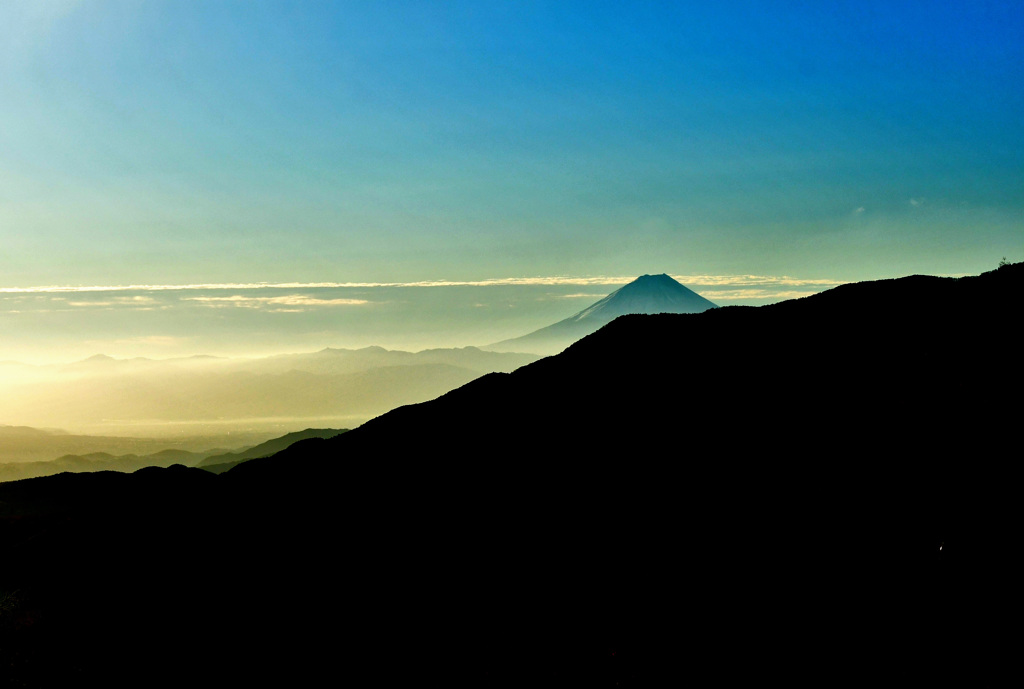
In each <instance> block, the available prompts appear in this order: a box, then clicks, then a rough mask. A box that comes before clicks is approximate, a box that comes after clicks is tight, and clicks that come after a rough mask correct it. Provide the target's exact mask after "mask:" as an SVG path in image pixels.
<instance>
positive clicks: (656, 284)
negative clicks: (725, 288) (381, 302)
mask: <svg viewBox="0 0 1024 689" xmlns="http://www.w3.org/2000/svg"><path fill="white" fill-rule="evenodd" d="M716 306H717V304H715V303H714V302H711V301H708V300H707V299H705V298H704V297H702V296H700V295H699V294H697V293H696V292H694V291H693V290H691V289H689V288H688V287H686V286H684V285H681V284H680V283H679V282H677V281H676V280H673V279H672V278H671V277H669V276H668V275H665V274H664V273H662V274H661V275H641V276H640V277H638V278H637V279H636V280H634V281H633V282H631V283H629V284H628V285H624V286H623V287H620V288H619V289H617V290H615V291H614V292H612V293H611V294H609V295H608V296H607V297H605V298H604V299H602V300H600V301H598V302H596V303H594V304H591V305H590V306H588V307H587V308H585V309H583V310H582V311H580V312H579V313H577V314H575V315H572V316H569V317H568V318H566V319H565V320H562V321H559V322H557V323H554V324H552V325H549V326H547V327H545V328H541V329H540V330H536V331H534V332H532V333H529V334H528V335H523V336H522V337H516V338H513V339H511V340H502V341H501V342H496V343H494V344H492V345H488V346H487V347H485V349H487V350H492V351H499V352H533V353H537V354H553V353H556V352H559V351H561V350H563V349H565V348H566V347H567V346H569V345H570V344H572V343H573V342H575V341H576V340H579V339H580V338H583V337H586V336H587V335H589V334H590V333H592V332H594V331H596V330H598V329H599V328H601V327H602V326H604V325H606V324H608V323H610V322H612V321H613V320H615V319H616V318H618V317H619V316H625V315H627V314H631V313H641V314H654V313H701V312H702V311H707V310H708V309H713V308H715V307H716Z"/></svg>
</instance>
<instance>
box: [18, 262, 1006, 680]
mask: <svg viewBox="0 0 1024 689" xmlns="http://www.w3.org/2000/svg"><path fill="white" fill-rule="evenodd" d="M1022 293H1024V265H1021V264H1017V265H1012V266H1006V267H1003V268H1000V269H999V270H997V271H993V272H990V273H985V274H984V275H981V276H977V277H969V278H961V279H952V278H934V277H926V276H913V277H907V278H901V279H897V280H884V281H878V282H871V283H860V284H852V285H846V286H843V287H840V288H837V289H834V290H830V291H828V292H825V293H821V294H818V295H816V296H813V297H808V298H805V299H801V300H796V301H791V302H784V303H780V304H776V305H773V306H767V307H760V308H747V307H727V308H719V309H712V310H709V311H706V312H704V313H700V314H686V315H656V316H626V317H622V318H619V319H617V320H615V321H614V322H613V323H611V324H609V325H608V326H606V327H604V328H602V329H601V330H600V331H598V332H597V333H595V334H594V335H592V336H589V337H587V338H584V339H583V340H581V341H580V342H578V343H576V344H574V345H573V346H571V347H569V348H568V349H567V350H566V351H565V352H563V353H562V354H560V355H557V356H553V357H549V358H546V359H542V360H540V361H538V362H536V363H533V364H530V365H528V366H525V367H522V368H520V369H518V370H516V371H514V372H512V373H508V374H503V373H496V374H491V375H487V376H484V377H482V378H479V379H477V380H474V381H473V382H471V383H469V384H467V385H465V386H463V387H461V388H459V389H457V390H454V391H452V392H449V393H447V394H446V395H443V396H442V397H440V398H437V399H435V400H432V401H430V402H426V403H423V404H418V405H412V406H407V407H402V408H399V409H396V410H394V411H392V412H389V413H387V414H385V415H383V416H381V417H379V418H377V419H374V420H373V421H371V422H369V423H367V424H364V425H363V426H361V427H359V428H357V429H354V430H352V431H350V432H348V433H345V434H343V435H341V436H338V437H335V438H332V439H330V440H322V439H310V440H304V441H301V442H298V443H296V444H294V445H292V446H291V447H290V448H288V449H287V450H285V451H283V452H281V453H279V454H278V455H276V456H274V457H270V458H264V459H254V460H251V461H249V462H246V463H244V464H241V465H239V466H238V467H236V468H234V469H232V470H231V471H228V472H227V473H225V474H221V475H219V476H214V475H211V474H208V473H206V472H202V471H199V470H190V469H185V468H183V467H172V468H170V469H147V470H144V471H142V472H137V473H135V474H131V475H119V474H112V475H99V474H89V475H62V476H57V477H50V478H46V479H33V480H30V481H18V482H14V483H9V484H2V485H0V515H4V517H3V519H2V520H0V529H2V530H0V545H2V546H3V551H2V552H4V554H5V555H9V557H10V562H12V563H13V564H12V565H11V566H9V567H7V566H5V567H4V568H3V569H2V570H0V591H2V590H7V591H12V590H16V591H18V592H19V594H18V595H19V596H20V599H19V600H20V601H21V602H19V603H18V604H17V606H15V607H16V609H15V611H14V612H13V613H5V614H6V615H7V617H8V619H15V620H21V622H20V624H22V625H23V628H25V625H26V624H27V625H28V627H31V629H32V631H31V633H28V634H26V633H24V632H20V633H12V632H9V631H8V632H3V633H5V634H7V636H6V637H5V638H3V639H0V641H3V642H8V641H10V640H13V641H12V642H11V643H6V644H5V643H0V649H5V650H3V651H0V653H7V654H8V655H12V654H13V657H14V658H15V664H14V665H13V666H12V667H15V668H16V669H17V668H22V669H23V673H22V676H25V677H36V676H42V675H47V676H48V677H49V678H50V679H53V680H68V679H75V678H81V677H90V678H91V677H103V678H104V680H105V681H108V682H117V681H118V680H122V681H123V682H124V683H126V684H130V683H131V680H132V679H135V680H136V681H137V676H138V675H136V674H133V673H135V672H152V671H151V670H150V668H153V667H160V668H161V669H165V668H170V671H172V672H174V673H175V674H178V673H180V674H181V678H180V679H181V680H182V681H184V679H185V678H186V677H195V676H203V677H213V676H230V677H231V679H232V681H235V682H238V681H254V680H256V679H259V680H261V681H263V682H265V681H274V680H278V681H282V682H285V681H287V682H289V683H290V684H293V685H295V684H303V683H311V682H314V681H316V680H317V679H318V678H321V677H323V676H325V675H327V676H331V677H334V678H337V679H338V680H339V681H343V682H348V683H351V684H354V685H355V684H357V685H362V684H367V683H371V684H377V685H379V686H395V685H411V684H426V683H435V682H442V683H444V684H445V685H447V686H473V687H486V686H634V687H636V686H644V687H647V686H671V685H674V684H681V683H684V682H686V681H689V682H691V683H696V684H726V685H730V686H732V685H739V684H744V685H745V684H751V683H755V682H762V681H764V679H765V678H778V679H780V680H781V681H784V682H785V683H786V684H787V685H797V686H815V687H818V686H835V685H849V686H854V685H856V686H863V685H867V684H872V685H875V684H882V685H900V686H905V685H911V686H924V685H928V686H950V687H952V686H1016V685H1017V684H1019V680H1020V677H1019V674H1020V673H1019V670H1018V667H1017V664H1016V640H1015V636H1014V635H1013V634H1012V632H1008V631H1007V624H1008V623H1011V624H1012V620H1013V619H1016V616H1017V613H1018V612H1019V604H1018V602H1017V597H1016V593H1015V592H1016V588H1017V585H1018V582H1019V580H1020V577H1021V574H1022V572H1021V566H1020V564H1019V563H1018V560H1019V558H1018V557H1016V550H1017V547H1016V546H1017V525H1018V524H1020V517H1021V515H1020V500H1019V497H1018V496H1017V494H1016V493H1017V488H1016V486H1017V482H1016V478H1015V477H1016V471H1015V469H1016V467H1015V459H1016V457H1017V456H1018V455H1019V449H1018V448H1019V439H1018V438H1017V433H1018V431H1017V425H1018V420H1019V419H1018V416H1019V404H1018V402H1017V399H1018V397H1019V390H1020V389H1021V383H1022V380H1021V377H1022V373H1021V371H1020V367H1019V365H1017V362H1018V359H1019V351H1018V350H1019V347H1018V345H1017V342H1016V337H1015V334H1014V333H1013V332H1012V327H1011V326H1012V320H1013V315H1014V314H1015V313H1016V310H1017V308H1018V304H1019V302H1020V298H1021V296H1022ZM83 562H88V563H89V564H90V566H88V567H83V566H80V563H83ZM125 572H131V576H124V575H123V573H125ZM25 620H36V621H35V622H32V623H31V624H28V623H27V622H25ZM14 624H18V623H14ZM129 630H130V631H129ZM111 639H116V640H117V643H118V644H119V645H118V647H117V648H118V655H117V656H116V658H112V656H111V652H110V650H109V649H110V646H111V644H110V640H111ZM197 639H204V640H216V642H215V643H214V642H213V641H210V642H208V643H207V644H206V645H205V647H206V648H216V649H217V652H216V653H210V654H194V653H192V654H188V655H187V656H185V655H184V654H182V653H176V652H175V651H174V650H172V649H177V648H180V647H181V646H180V644H181V643H182V640H187V641H186V643H187V644H188V646H189V648H195V643H196V640H197ZM14 642H16V643H14ZM12 643H14V645H11V644H12ZM11 649H14V650H11ZM43 649H46V650H43ZM52 649H60V651H61V653H60V655H59V657H61V658H63V659H64V662H62V663H55V662H53V655H52ZM169 657H170V658H173V662H171V661H168V660H167V659H168V658H169Z"/></svg>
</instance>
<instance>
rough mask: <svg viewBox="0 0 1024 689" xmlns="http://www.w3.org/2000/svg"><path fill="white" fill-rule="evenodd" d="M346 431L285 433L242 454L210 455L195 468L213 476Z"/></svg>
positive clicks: (332, 429)
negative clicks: (304, 442)
mask: <svg viewBox="0 0 1024 689" xmlns="http://www.w3.org/2000/svg"><path fill="white" fill-rule="evenodd" d="M347 431H348V429H347V428H342V429H337V428H307V429H305V430H302V431H295V432H293V433H286V434H284V435H282V436H281V437H280V438H272V439H270V440H268V441H267V442H265V443H260V444H259V445H256V446H255V447H250V448H249V449H247V450H243V451H242V452H226V453H223V454H217V455H212V456H210V457H207V458H206V459H204V460H202V461H200V462H199V463H198V464H196V466H198V467H202V468H203V469H205V470H207V471H212V472H213V473H215V474H221V473H224V472H225V471H227V470H228V469H230V468H231V467H234V466H236V465H238V464H241V463H242V462H247V461H249V460H250V459H258V458H260V457H269V456H271V455H273V454H277V453H278V452H280V451H281V450H285V449H287V448H288V447H289V446H291V445H294V444H295V443H297V442H299V441H300V440H308V439H309V438H324V439H327V438H333V437H334V436H336V435H341V434H342V433H346V432H347Z"/></svg>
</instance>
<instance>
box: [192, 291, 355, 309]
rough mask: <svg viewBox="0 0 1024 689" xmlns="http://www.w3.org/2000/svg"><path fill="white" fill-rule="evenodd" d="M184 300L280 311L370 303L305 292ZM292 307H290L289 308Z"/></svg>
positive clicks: (216, 305)
mask: <svg viewBox="0 0 1024 689" xmlns="http://www.w3.org/2000/svg"><path fill="white" fill-rule="evenodd" d="M182 301H195V302H199V303H201V304H203V305H206V306H212V307H230V306H234V307H239V308H246V309H259V308H264V307H275V306H276V307H281V308H278V309H276V310H277V311H279V312H286V313H294V312H300V311H303V309H302V308H300V307H304V306H361V305H363V304H369V303H370V302H369V301H368V300H366V299H319V298H317V297H309V296H306V295H303V294H288V295H284V296H280V297H248V296H244V295H241V294H235V295H232V296H230V297H186V298H185V299H182ZM289 307H290V308H289Z"/></svg>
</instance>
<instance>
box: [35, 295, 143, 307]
mask: <svg viewBox="0 0 1024 689" xmlns="http://www.w3.org/2000/svg"><path fill="white" fill-rule="evenodd" d="M56 299H59V297H55V300H56ZM62 301H65V303H66V304H67V305H68V306H79V307H89V306H91V307H101V306H102V307H110V306H134V307H137V308H149V307H151V306H153V305H154V304H156V303H157V300H156V299H154V298H153V297H145V296H141V295H136V296H133V297H114V298H112V299H104V300H94V301H68V300H62Z"/></svg>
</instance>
